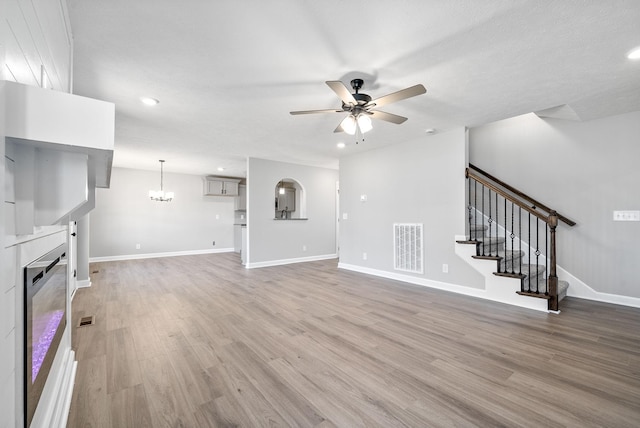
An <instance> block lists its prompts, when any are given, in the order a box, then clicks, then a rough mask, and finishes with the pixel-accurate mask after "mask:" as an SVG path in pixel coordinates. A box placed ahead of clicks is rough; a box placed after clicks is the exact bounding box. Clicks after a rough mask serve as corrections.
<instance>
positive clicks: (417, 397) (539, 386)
mask: <svg viewBox="0 0 640 428" xmlns="http://www.w3.org/2000/svg"><path fill="white" fill-rule="evenodd" d="M91 271H98V273H94V274H92V275H91V280H92V284H93V285H92V287H91V288H87V289H80V290H78V292H77V294H76V296H75V299H74V301H73V318H74V324H73V346H74V349H75V350H76V358H77V360H78V372H77V377H76V385H75V389H74V394H73V399H72V403H71V412H70V415H69V421H68V427H71V428H75V427H119V428H120V427H136V428H139V427H263V426H269V427H274V426H295V427H322V428H329V427H361V426H362V427H402V426H408V427H451V426H458V427H474V426H478V427H516V426H522V427H561V426H567V427H638V426H640V310H638V309H632V308H626V307H621V306H615V305H608V304H602V303H594V302H589V301H584V300H579V299H571V298H567V299H565V300H564V301H563V302H562V307H561V309H562V313H561V314H560V315H552V314H544V313H538V312H534V311H529V310H525V309H520V308H513V307H510V306H506V305H502V304H498V303H494V302H488V301H483V300H477V299H473V298H469V297H465V296H460V295H456V294H451V293H446V292H442V291H438V290H432V289H429V288H425V287H418V286H412V285H408V284H403V283H399V282H395V281H390V280H386V279H381V278H376V277H370V276H366V275H362V274H358V273H353V272H348V271H342V270H338V269H337V264H336V261H335V260H329V261H322V262H312V263H304V264H295V265H288V266H280V267H270V268H263V269H253V270H245V269H244V268H243V267H242V266H241V265H240V260H239V259H238V256H237V255H236V254H234V253H225V254H211V255H200V256H185V257H174V258H158V259H146V260H135V261H118V262H106V263H95V264H92V265H91ZM89 315H95V325H92V326H84V327H76V326H77V325H78V322H79V320H80V318H81V317H84V316H89Z"/></svg>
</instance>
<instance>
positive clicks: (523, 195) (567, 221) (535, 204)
mask: <svg viewBox="0 0 640 428" xmlns="http://www.w3.org/2000/svg"><path fill="white" fill-rule="evenodd" d="M469 168H470V169H472V170H474V171H477V172H478V173H480V174H482V175H483V176H485V177H486V178H488V179H489V180H491V181H493V182H494V183H497V184H499V185H500V186H502V187H504V188H505V189H507V190H509V191H510V192H511V193H514V194H515V195H517V196H519V197H520V198H522V199H524V200H525V201H527V202H530V203H532V204H533V207H531V208H532V209H534V210H535V209H536V207H537V208H541V209H543V210H544V211H546V212H547V213H549V214H551V212H552V211H554V210H552V209H551V208H549V207H548V206H546V205H544V204H542V203H540V202H538V201H536V200H535V199H533V198H532V197H531V196H529V195H527V194H526V193H523V192H521V191H519V190H518V189H516V188H514V187H512V186H510V185H508V184H507V183H505V182H504V181H502V180H500V179H499V178H496V177H494V176H493V175H491V174H489V173H488V172H486V171H483V170H482V169H480V168H478V167H477V166H475V165H473V164H469ZM467 176H469V173H467ZM473 178H474V179H475V180H477V181H480V182H481V183H482V184H484V185H485V186H487V187H492V190H495V191H497V190H496V187H495V186H490V185H489V184H490V183H488V182H487V181H486V180H484V179H482V178H481V177H479V176H477V175H476V174H473ZM498 193H500V195H502V196H504V197H505V198H507V196H505V194H504V193H503V192H498ZM507 199H509V200H510V201H511V202H514V203H515V204H516V205H522V204H521V203H520V201H517V200H514V199H513V198H507ZM522 208H524V209H526V210H527V211H528V212H530V213H532V214H534V215H536V216H537V217H538V218H540V219H545V218H547V217H542V216H540V215H537V214H535V213H534V212H532V211H531V210H530V209H529V208H528V207H525V206H523V207H522ZM556 215H557V216H558V219H559V220H561V221H562V222H563V223H565V224H567V225H569V226H575V225H576V222H575V221H573V220H570V219H568V218H567V217H565V216H563V215H562V214H560V213H557V212H556Z"/></svg>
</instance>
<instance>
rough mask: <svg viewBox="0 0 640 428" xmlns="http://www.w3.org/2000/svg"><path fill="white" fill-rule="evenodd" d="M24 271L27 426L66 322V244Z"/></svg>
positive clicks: (25, 401) (36, 404)
mask: <svg viewBox="0 0 640 428" xmlns="http://www.w3.org/2000/svg"><path fill="white" fill-rule="evenodd" d="M24 270H25V271H24V314H25V319H24V325H25V331H24V350H25V352H24V358H25V361H24V368H25V373H24V379H25V385H24V393H25V395H24V403H25V426H29V425H30V424H31V420H32V419H33V414H34V412H35V410H36V407H37V406H38V401H39V400H40V396H41V395H42V390H43V388H44V385H45V382H46V380H47V376H48V374H49V370H50V369H51V365H52V363H53V360H54V357H55V355H56V351H57V350H58V346H59V345H60V341H61V339H62V334H63V332H64V329H65V326H66V323H67V244H63V245H60V246H58V247H57V248H55V249H54V250H51V251H50V252H48V253H47V254H45V255H44V256H42V257H40V258H38V259H37V260H35V261H34V262H32V263H30V264H28V265H27V266H25V268H24Z"/></svg>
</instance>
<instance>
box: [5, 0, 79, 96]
mask: <svg viewBox="0 0 640 428" xmlns="http://www.w3.org/2000/svg"><path fill="white" fill-rule="evenodd" d="M2 6H3V7H4V8H5V10H3V11H2V12H3V13H2V14H1V15H0V16H2V17H3V19H2V20H0V34H2V40H1V41H0V45H2V48H3V49H4V58H3V60H2V68H1V69H0V80H10V81H14V82H19V83H24V84H26V85H34V86H41V87H46V88H51V89H54V90H58V91H62V92H71V77H72V73H71V64H72V58H73V57H72V55H73V47H72V44H73V41H72V38H71V31H70V25H69V19H68V15H67V4H66V1H64V0H57V1H49V0H33V1H27V0H3V1H2ZM5 17H6V19H4V18H5ZM43 70H44V71H43ZM43 76H44V79H43ZM43 83H44V84H43Z"/></svg>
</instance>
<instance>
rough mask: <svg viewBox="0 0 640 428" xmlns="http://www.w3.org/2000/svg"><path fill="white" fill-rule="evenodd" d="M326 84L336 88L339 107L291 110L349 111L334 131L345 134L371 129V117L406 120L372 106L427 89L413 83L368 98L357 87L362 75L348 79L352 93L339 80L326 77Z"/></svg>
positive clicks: (389, 102) (418, 93)
mask: <svg viewBox="0 0 640 428" xmlns="http://www.w3.org/2000/svg"><path fill="white" fill-rule="evenodd" d="M326 84H327V85H328V86H329V87H330V88H331V89H332V90H333V92H335V93H336V94H337V95H338V97H339V98H340V99H341V100H342V108H340V109H325V110H303V111H292V112H290V113H291V114H292V115H298V114H314V113H345V112H347V113H349V115H348V116H347V117H345V118H344V119H343V120H342V122H340V124H339V125H338V127H337V128H336V129H335V130H334V131H333V132H343V131H344V132H346V133H347V134H350V135H354V134H355V133H356V131H358V130H360V132H361V133H363V134H364V133H365V132H367V131H370V130H371V128H372V124H371V118H372V117H373V118H374V119H380V120H384V121H386V122H391V123H395V124H397V125H399V124H401V123H403V122H404V121H406V120H407V118H406V117H403V116H398V115H396V114H391V113H385V112H383V111H380V110H373V109H374V108H378V107H382V106H384V105H387V104H391V103H395V102H396V101H400V100H404V99H407V98H411V97H415V96H416V95H421V94H424V93H425V92H427V90H426V89H425V87H424V86H422V85H414V86H411V87H409V88H406V89H402V90H400V91H397V92H394V93H391V94H388V95H385V96H382V97H380V98H376V99H371V97H370V96H369V95H367V94H361V93H360V92H359V91H360V89H361V88H362V86H363V84H364V81H363V80H362V79H353V80H352V81H351V87H352V88H353V90H354V91H355V93H353V94H352V93H351V92H350V91H349V88H347V86H346V85H345V84H344V83H342V82H341V81H339V80H329V81H327V82H326Z"/></svg>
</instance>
